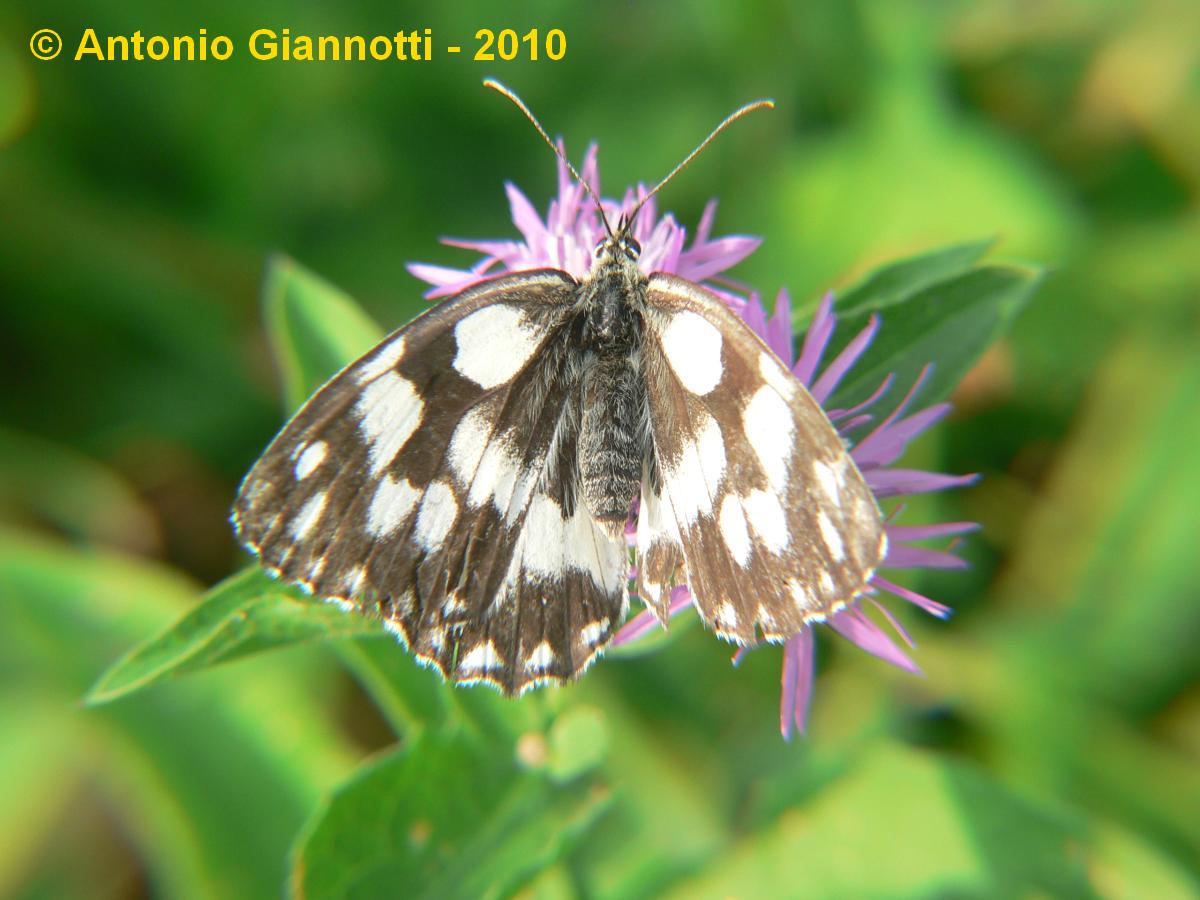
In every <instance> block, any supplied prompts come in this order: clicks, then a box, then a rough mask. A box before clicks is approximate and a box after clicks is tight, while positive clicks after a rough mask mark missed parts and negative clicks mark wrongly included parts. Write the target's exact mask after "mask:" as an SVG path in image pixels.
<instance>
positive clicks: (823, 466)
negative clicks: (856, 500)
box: [813, 459, 845, 507]
mask: <svg viewBox="0 0 1200 900" xmlns="http://www.w3.org/2000/svg"><path fill="white" fill-rule="evenodd" d="M813 474H814V475H815V476H816V477H817V484H819V485H820V486H821V491H822V492H823V493H824V494H825V496H826V497H827V498H828V499H829V502H830V503H832V504H833V505H834V506H836V507H840V506H841V505H842V494H841V489H840V488H839V487H838V482H839V481H840V480H841V478H840V477H839V475H838V473H836V472H834V470H833V466H831V465H829V464H828V463H827V462H824V461H823V460H820V459H814V460H813ZM842 474H843V475H844V474H845V469H843V470H842Z"/></svg>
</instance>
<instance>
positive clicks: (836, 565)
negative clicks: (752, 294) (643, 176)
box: [638, 274, 886, 644]
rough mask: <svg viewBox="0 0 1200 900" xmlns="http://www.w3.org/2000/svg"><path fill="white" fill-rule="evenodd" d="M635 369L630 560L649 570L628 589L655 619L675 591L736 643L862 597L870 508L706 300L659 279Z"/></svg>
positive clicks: (762, 363) (750, 342)
mask: <svg viewBox="0 0 1200 900" xmlns="http://www.w3.org/2000/svg"><path fill="white" fill-rule="evenodd" d="M642 364H643V372H644V374H645V379H646V385H647V393H648V396H649V418H650V429H651V433H652V438H653V448H654V463H655V465H656V467H657V470H658V471H657V478H651V477H647V478H646V480H645V485H644V487H643V496H642V510H643V512H645V511H647V510H649V511H650V513H651V515H650V516H649V517H647V518H646V519H644V520H643V521H641V522H640V523H639V535H638V549H639V556H640V558H641V559H642V560H643V561H644V562H650V563H652V565H651V566H650V567H649V568H648V570H647V572H646V573H645V574H644V575H643V576H642V579H641V583H640V584H639V587H640V588H641V590H642V591H644V592H645V593H644V594H643V596H647V597H648V599H649V600H650V601H651V604H652V605H654V606H657V607H658V608H659V611H660V615H661V611H662V607H663V605H664V604H665V597H666V595H667V593H668V591H669V588H670V587H671V586H672V585H673V584H674V583H676V582H677V581H683V580H686V581H687V583H688V584H689V586H690V587H691V589H692V593H693V595H694V597H695V599H696V603H697V606H698V607H699V609H700V612H701V615H702V616H703V617H704V619H705V621H706V622H707V623H708V624H709V625H710V626H711V627H713V628H714V629H715V630H716V631H717V632H718V633H720V634H722V635H723V636H725V637H728V638H730V639H732V640H736V641H737V642H738V643H742V644H747V643H752V642H754V641H755V640H756V639H757V635H756V628H757V630H758V631H760V632H761V634H762V636H763V637H765V638H766V639H768V640H782V639H783V638H786V637H788V636H790V635H792V634H795V633H797V632H798V631H799V630H800V629H801V628H802V627H803V626H804V625H805V624H806V623H808V622H811V621H813V620H816V619H821V618H824V617H826V616H828V615H830V614H831V613H832V612H834V611H836V610H837V609H838V608H840V607H841V606H844V605H845V604H847V603H849V602H850V601H851V600H853V599H854V597H856V596H857V595H859V594H861V593H862V592H863V591H864V590H865V589H866V588H867V584H868V582H869V580H870V578H871V576H872V574H873V573H874V570H875V568H876V567H877V566H878V565H879V563H880V561H881V560H882V558H883V555H884V552H885V547H886V537H885V533H884V530H883V523H882V520H881V517H880V513H879V509H878V507H877V506H876V503H875V500H874V497H873V496H872V494H871V491H870V489H869V488H868V487H867V485H866V482H865V481H864V480H863V477H862V475H861V474H860V473H859V471H858V469H857V467H856V466H855V465H854V462H853V460H851V458H850V454H849V452H848V451H847V450H846V448H845V446H844V445H843V443H842V441H841V439H840V438H839V437H838V434H837V431H836V430H835V429H834V427H833V425H832V424H831V423H830V422H829V420H828V418H827V417H826V416H825V414H824V412H822V410H821V408H820V406H819V405H818V404H817V402H816V401H815V400H813V398H812V396H811V395H810V394H809V393H808V391H807V390H805V388H804V387H803V385H801V384H800V382H799V381H798V380H797V379H796V378H795V377H794V376H793V375H792V374H791V372H789V371H788V370H787V368H786V367H785V366H784V365H783V363H782V362H781V361H780V360H779V358H778V357H777V356H775V354H774V353H772V352H771V350H770V349H769V348H767V347H766V345H765V344H763V343H762V341H761V340H760V339H759V338H758V337H757V336H756V335H755V334H754V333H753V332H752V331H751V330H750V329H749V328H748V327H747V326H746V325H745V323H743V322H742V321H741V319H739V318H738V317H737V316H736V315H735V314H734V313H733V312H732V311H731V310H730V309H729V308H728V307H726V306H725V304H723V303H722V302H721V301H720V300H719V299H718V298H716V297H714V296H713V295H712V294H710V293H708V292H707V291H705V290H703V289H702V288H699V287H697V286H696V285H694V284H692V283H691V282H688V281H685V280H683V279H680V278H677V277H674V276H670V275H661V274H660V275H653V276H651V278H650V282H649V287H648V291H647V312H646V316H645V333H644V340H643V363H642ZM679 562H682V563H683V565H684V566H685V567H686V576H684V575H682V574H680V573H679V572H678V568H677V565H676V564H678V563H679ZM659 598H661V599H659Z"/></svg>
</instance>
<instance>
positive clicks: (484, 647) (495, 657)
mask: <svg viewBox="0 0 1200 900" xmlns="http://www.w3.org/2000/svg"><path fill="white" fill-rule="evenodd" d="M503 666H504V660H502V659H501V658H500V654H499V653H497V652H496V645H495V644H493V643H492V642H491V641H486V642H485V643H482V644H476V645H475V646H474V647H472V648H471V650H470V652H468V653H467V655H466V656H464V657H463V658H462V662H461V663H459V668H460V669H462V670H463V671H464V672H490V671H492V670H493V669H499V668H501V667H503Z"/></svg>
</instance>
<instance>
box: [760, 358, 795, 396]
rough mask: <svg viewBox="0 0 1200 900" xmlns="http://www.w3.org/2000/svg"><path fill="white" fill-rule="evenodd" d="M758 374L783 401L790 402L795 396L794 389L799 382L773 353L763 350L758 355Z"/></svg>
mask: <svg viewBox="0 0 1200 900" xmlns="http://www.w3.org/2000/svg"><path fill="white" fill-rule="evenodd" d="M758 374H760V375H761V376H762V377H763V380H764V381H765V382H766V383H767V384H769V385H770V386H771V387H773V388H775V390H776V391H778V392H779V393H780V394H782V395H783V396H784V398H785V399H787V400H791V399H792V397H794V396H795V395H796V387H797V386H798V385H799V384H800V381H799V380H798V379H797V378H796V376H794V375H792V374H791V373H790V372H788V371H787V369H785V368H784V366H783V363H782V362H780V360H779V357H777V356H776V355H775V354H774V353H770V352H768V351H765V350H764V351H763V352H762V353H760V354H759V355H758Z"/></svg>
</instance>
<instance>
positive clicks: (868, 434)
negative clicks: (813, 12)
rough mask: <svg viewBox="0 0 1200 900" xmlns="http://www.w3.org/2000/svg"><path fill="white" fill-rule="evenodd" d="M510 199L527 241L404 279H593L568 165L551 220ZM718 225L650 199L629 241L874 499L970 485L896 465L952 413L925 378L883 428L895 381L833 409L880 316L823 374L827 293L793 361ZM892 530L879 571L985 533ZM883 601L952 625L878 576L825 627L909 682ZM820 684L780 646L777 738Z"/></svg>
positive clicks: (416, 266)
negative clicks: (684, 288) (733, 330)
mask: <svg viewBox="0 0 1200 900" xmlns="http://www.w3.org/2000/svg"><path fill="white" fill-rule="evenodd" d="M580 174H581V176H582V178H583V179H584V180H585V181H587V183H588V184H589V185H590V186H591V187H592V189H593V190H594V191H595V192H596V194H597V195H598V196H599V195H600V186H599V168H598V164H597V148H596V146H595V145H594V144H593V145H592V146H591V147H589V148H588V151H587V155H586V157H585V160H584V165H583V168H582V170H581V173H580ZM506 190H507V192H508V199H509V204H510V206H511V208H512V217H513V222H514V223H515V224H516V226H517V228H518V230H519V231H520V232H521V236H522V240H519V241H518V240H509V241H503V240H463V239H456V238H447V239H444V241H443V242H444V243H445V244H448V245H449V246H452V247H460V248H464V249H467V250H474V251H476V252H479V253H481V254H483V256H482V258H481V259H480V260H479V261H478V262H476V263H475V265H473V266H471V267H470V268H469V269H450V268H444V267H441V266H433V265H428V264H424V263H412V264H410V265H409V266H408V269H409V271H410V272H411V273H412V274H413V275H415V276H417V277H418V278H420V279H422V280H423V281H426V282H428V283H429V284H431V285H432V286H433V287H432V288H431V289H430V290H429V291H428V292H426V295H425V296H426V297H428V298H436V297H443V296H448V295H452V294H456V293H458V292H460V291H462V290H464V289H465V288H467V287H469V286H471V285H472V284H474V283H476V282H478V281H480V280H482V279H484V278H490V277H493V276H495V275H499V274H503V273H505V272H513V271H521V270H525V269H535V268H544V267H553V268H559V269H563V270H565V271H566V272H569V273H570V274H571V275H573V276H575V277H577V278H581V277H583V276H584V275H586V274H587V272H588V269H589V268H590V267H591V263H592V259H593V254H594V250H595V247H596V245H597V244H598V243H599V242H600V241H601V240H602V239H603V238H604V236H605V231H604V226H603V224H602V222H601V220H600V217H599V215H598V214H597V212H596V208H595V205H594V203H593V202H592V200H591V198H589V197H588V196H587V193H586V192H585V190H584V188H583V186H582V185H580V184H579V183H577V182H576V181H575V180H574V179H573V178H572V177H571V175H570V173H569V171H568V170H567V167H566V166H565V165H564V164H563V163H562V162H561V161H560V162H559V164H558V196H557V197H556V199H554V200H553V201H551V203H550V207H549V210H548V211H547V214H546V217H545V218H544V219H543V218H542V217H541V216H540V215H539V214H538V212H537V210H536V209H535V208H534V206H533V204H532V203H530V201H529V199H528V198H527V197H526V196H525V195H524V194H523V193H522V192H521V191H520V190H519V189H518V188H516V187H515V186H514V185H512V184H507V185H506ZM646 190H647V188H646V186H645V185H642V184H639V185H637V187H636V188H631V189H629V190H627V191H626V192H625V194H624V196H623V197H622V198H621V199H620V200H614V199H607V198H602V199H601V204H602V206H603V208H604V213H605V215H606V216H607V218H608V220H609V221H610V222H615V221H617V220H618V219H620V218H621V217H622V215H625V216H627V215H629V214H630V213H631V212H632V210H633V208H634V206H635V205H636V204H637V202H638V200H640V199H641V198H642V197H644V196H645V193H646ZM715 215H716V201H710V202H709V203H708V205H707V206H706V207H705V209H704V213H703V214H702V216H701V219H700V222H699V224H698V225H697V227H696V233H695V235H694V236H693V238H692V240H691V243H690V244H688V242H687V231H686V229H685V228H684V227H683V226H681V225H680V224H679V223H678V221H676V219H675V217H674V216H672V215H671V214H670V213H665V214H664V215H662V216H661V217H659V216H658V215H657V210H656V206H655V201H654V198H651V199H650V200H649V201H648V202H647V203H646V205H645V206H644V207H643V208H642V211H641V213H640V214H639V216H638V218H637V220H636V221H635V222H634V225H633V236H634V237H635V238H636V239H637V240H638V242H639V243H640V244H641V247H642V253H641V257H640V259H639V265H640V266H641V268H642V270H643V271H645V272H646V273H651V272H669V273H672V274H676V275H679V276H681V277H683V278H687V279H689V280H691V281H694V282H697V283H700V284H703V285H704V286H705V287H707V288H708V289H710V290H712V291H713V292H714V293H716V294H717V295H718V296H719V297H721V298H722V299H723V300H724V301H725V302H726V303H728V304H729V305H730V306H731V307H732V308H733V309H734V310H736V311H737V312H738V313H739V314H740V315H741V316H742V318H743V319H744V320H745V321H746V323H747V324H748V325H749V326H750V328H751V329H752V330H753V331H754V332H755V333H756V334H758V335H759V336H760V337H761V338H762V339H763V340H764V341H765V342H766V344H767V345H768V346H769V347H770V348H771V350H772V351H774V352H775V353H776V355H778V356H779V357H780V358H781V359H782V360H783V361H784V362H785V363H787V365H788V366H789V367H790V368H791V370H792V372H793V373H794V374H795V376H796V377H797V378H798V379H799V380H800V381H801V382H802V383H803V384H804V385H805V387H807V388H808V390H809V392H810V393H811V394H812V395H813V397H814V398H815V399H816V400H817V402H818V403H820V404H821V405H822V407H823V408H825V411H826V414H827V415H828V416H829V419H830V421H831V422H832V423H833V424H834V426H835V427H836V428H837V429H838V432H839V434H841V436H842V437H843V439H844V440H845V441H846V443H847V444H848V445H849V447H850V455H851V456H852V457H853V459H854V461H855V463H856V464H857V465H858V468H859V470H860V471H861V472H862V474H863V477H864V478H865V479H866V481H867V484H868V486H869V487H870V488H871V490H872V491H873V492H874V494H875V496H876V498H877V499H880V500H882V499H884V498H893V497H902V496H905V495H910V494H921V493H927V492H930V491H940V490H945V489H947V488H953V487H959V486H962V485H965V484H969V483H971V482H972V481H974V480H975V476H973V475H963V476H955V475H943V474H940V473H936V472H925V471H920V470H915V469H904V468H897V467H895V466H894V463H895V462H896V461H897V460H898V459H899V458H900V456H901V455H902V454H903V453H904V450H905V448H906V447H907V445H908V443H909V442H910V441H912V440H913V439H914V438H915V437H917V436H918V435H919V434H921V433H922V432H924V431H925V430H926V429H928V428H929V427H930V426H932V425H933V424H934V423H935V422H937V421H939V420H940V419H942V418H943V417H945V416H946V414H947V413H949V411H950V405H949V404H948V403H938V404H935V405H932V406H928V407H925V408H924V409H920V410H918V411H916V412H908V407H909V405H910V403H911V401H912V400H913V398H914V397H915V395H916V394H917V392H918V390H919V389H920V386H921V383H922V382H923V380H924V378H925V376H926V374H927V373H928V368H926V370H925V371H923V372H922V373H921V375H920V376H919V377H918V378H917V380H916V383H914V384H913V385H912V386H911V387H910V388H909V390H908V392H907V394H906V395H905V396H904V397H903V399H902V400H901V401H900V402H899V403H897V404H895V405H894V406H893V407H892V408H891V410H890V412H887V413H885V414H884V415H883V416H882V418H880V417H879V415H878V413H877V412H876V409H877V408H878V407H879V406H880V405H881V403H882V400H883V398H884V397H885V396H886V395H887V394H888V393H889V392H890V390H891V389H892V387H893V382H894V378H893V377H892V376H888V377H887V378H886V379H884V381H883V383H882V384H880V385H879V387H878V388H877V389H876V390H875V392H874V393H873V394H872V395H871V396H870V397H868V398H867V399H866V400H864V401H862V402H861V403H859V404H857V405H856V406H854V407H851V408H848V409H829V408H828V407H827V406H826V403H827V401H828V400H829V398H830V397H831V396H832V394H833V393H834V391H835V390H836V389H837V387H838V385H839V384H840V383H841V381H842V379H843V378H844V377H845V376H846V374H847V373H848V372H849V371H850V370H851V368H852V367H853V366H854V364H855V363H856V362H857V361H858V360H859V359H860V358H861V357H862V355H863V353H864V352H865V351H866V349H867V347H868V345H869V344H870V343H871V340H872V338H873V337H874V336H875V334H876V332H877V331H878V330H879V327H880V319H879V317H878V316H872V317H871V319H870V321H869V322H868V324H867V326H866V327H865V328H864V329H863V330H862V331H861V332H860V333H859V334H857V335H856V336H855V337H854V338H853V340H851V341H850V342H849V343H848V344H847V345H846V346H845V348H844V349H843V350H842V351H841V352H840V353H838V355H837V356H836V357H835V358H834V359H832V360H831V361H829V362H828V363H827V364H826V365H824V366H822V362H823V358H824V356H825V353H826V350H827V349H828V347H829V344H830V340H831V338H832V336H833V332H834V328H835V326H836V323H837V317H836V316H835V315H834V313H833V298H832V295H826V296H825V298H824V299H823V300H822V301H821V303H820V305H819V306H818V308H817V311H816V314H815V316H814V317H813V320H812V323H811V324H810V326H809V329H808V332H807V333H806V335H805V338H804V341H803V344H802V346H801V348H800V354H799V357H798V358H796V356H795V354H794V350H793V342H792V327H791V303H790V299H789V297H788V294H787V291H786V290H781V291H780V292H779V294H778V296H777V297H776V300H775V309H774V313H773V314H772V315H771V316H769V317H768V315H767V313H766V310H765V309H764V307H763V305H762V302H761V300H760V299H759V295H758V294H757V293H756V292H754V291H752V290H750V289H748V288H746V287H744V286H742V285H738V284H737V283H736V282H732V281H729V280H728V279H725V278H723V277H720V276H722V273H724V272H725V271H726V270H728V269H730V268H731V267H733V266H734V265H736V264H737V263H739V262H741V261H742V260H743V259H745V258H746V257H747V256H749V255H750V254H751V253H753V252H754V250H755V249H756V248H757V247H758V245H759V244H760V243H761V240H760V239H759V238H756V237H750V236H745V235H734V236H727V237H720V238H714V237H712V234H711V232H712V225H713V220H714V217H715ZM633 525H634V523H633V522H631V523H630V528H629V530H628V532H627V534H628V536H629V540H630V544H631V545H632V544H633V538H632V535H633V533H634V528H633ZM885 527H886V530H887V535H888V549H887V555H886V557H885V558H884V560H883V562H882V564H881V566H880V568H881V569H912V568H958V567H962V566H963V565H964V563H963V561H962V560H961V559H959V558H958V557H957V556H955V555H954V554H953V553H951V552H949V551H946V550H935V549H930V548H927V547H923V546H919V545H918V543H917V542H921V541H926V540H929V539H935V538H949V537H954V536H957V535H961V534H964V533H966V532H968V531H972V530H974V529H975V528H976V527H977V526H976V525H975V524H974V523H971V522H946V523H939V524H936V525H916V526H914V525H899V524H896V523H895V522H894V521H891V520H889V521H888V522H887V523H886V526H885ZM632 575H633V573H631V579H632ZM880 592H883V593H887V594H891V595H892V596H894V597H898V598H900V599H901V600H905V601H907V602H909V603H912V604H913V605H915V606H917V607H919V608H920V609H922V610H924V611H925V612H927V613H930V614H932V615H935V616H938V617H945V616H946V615H948V614H949V612H950V610H949V609H948V608H947V607H946V606H943V605H942V604H940V603H937V602H936V601H934V600H931V599H930V598H928V597H924V596H922V595H921V594H918V593H916V592H914V591H911V590H909V589H908V588H905V587H902V586H900V585H898V584H895V583H894V582H892V581H890V580H889V579H887V578H884V577H883V576H882V575H880V574H878V573H876V574H875V576H874V577H873V578H872V579H871V590H870V591H869V592H868V593H867V594H864V595H863V596H861V597H859V598H857V599H856V600H855V601H854V602H853V603H851V604H850V605H848V606H847V607H845V608H844V609H842V610H840V611H839V612H837V613H835V614H833V615H832V616H830V617H829V618H828V620H826V621H825V622H824V623H823V624H825V625H828V626H829V627H830V628H832V629H833V630H834V631H835V632H837V633H838V634H840V635H841V636H842V637H845V638H847V639H849V640H850V641H851V642H853V643H854V644H857V645H858V646H859V647H861V648H862V649H864V650H866V651H867V652H868V653H871V654H874V655H875V656H877V657H879V658H880V659H883V660H885V661H886V662H889V663H891V664H893V665H895V666H898V667H900V668H902V669H905V670H907V671H909V672H919V671H920V670H919V669H918V668H917V666H916V664H915V663H914V662H913V661H912V660H911V659H910V658H909V656H908V654H907V653H906V652H905V651H904V650H903V649H901V647H900V646H898V645H897V643H896V641H894V640H893V639H892V637H891V636H890V635H889V634H888V633H887V631H885V630H884V629H883V628H881V627H880V626H879V625H878V624H876V623H875V622H874V621H873V620H872V619H871V618H870V617H868V615H867V614H866V607H870V608H871V609H874V610H875V611H877V612H878V613H879V615H881V616H882V617H883V619H884V620H885V621H886V622H887V624H888V626H889V627H890V628H891V630H892V631H893V632H894V633H895V634H896V635H898V636H899V637H900V639H901V641H902V642H903V643H905V644H907V645H908V646H909V647H911V646H912V645H913V642H912V639H911V638H910V637H909V635H908V633H907V632H906V631H905V630H904V628H903V627H902V626H901V625H900V623H899V622H898V621H896V619H895V618H894V617H893V616H892V615H891V613H890V612H888V610H887V609H886V607H884V606H883V605H882V604H880V603H879V601H878V600H877V599H876V598H877V596H878V594H879V593H880ZM692 606H693V603H692V595H691V593H690V591H689V590H688V588H687V587H686V586H685V585H681V586H678V587H676V588H675V589H674V590H673V592H672V594H671V598H670V607H669V611H670V614H671V615H672V616H674V615H676V614H678V613H682V612H684V611H686V610H687V609H689V608H691V607H692ZM656 623H657V620H656V619H655V618H654V616H653V614H652V613H651V612H650V611H649V610H648V609H647V610H644V611H642V612H640V613H639V614H637V615H636V616H634V617H633V618H632V619H630V620H629V621H628V622H627V623H625V625H624V626H623V627H622V628H621V629H620V631H619V632H618V633H617V635H616V636H615V637H614V639H613V645H614V646H616V645H619V644H623V643H627V642H629V641H632V640H636V639H637V638H638V637H641V636H642V635H644V634H646V633H647V632H648V631H649V630H650V629H651V628H653V627H654V626H655V624H656ZM751 649H754V648H751V647H744V648H741V649H740V650H739V651H738V652H737V653H736V654H735V656H734V663H735V664H737V663H738V662H740V661H741V659H742V658H743V657H744V655H745V654H746V653H747V652H748V651H749V650H751ZM813 676H814V654H813V629H812V627H808V628H805V629H804V630H803V631H801V632H800V633H799V634H796V635H794V636H792V637H790V638H789V639H788V640H787V641H786V642H785V643H784V645H783V672H782V679H781V680H782V692H781V699H780V730H781V732H782V734H783V736H784V738H785V739H786V738H790V737H791V735H792V733H793V729H796V730H799V731H800V732H801V733H803V732H804V729H805V723H806V720H807V716H808V708H809V700H810V698H811V694H812V684H813Z"/></svg>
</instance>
